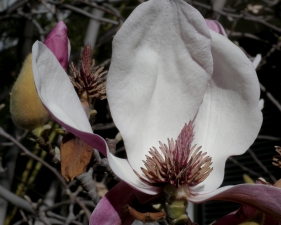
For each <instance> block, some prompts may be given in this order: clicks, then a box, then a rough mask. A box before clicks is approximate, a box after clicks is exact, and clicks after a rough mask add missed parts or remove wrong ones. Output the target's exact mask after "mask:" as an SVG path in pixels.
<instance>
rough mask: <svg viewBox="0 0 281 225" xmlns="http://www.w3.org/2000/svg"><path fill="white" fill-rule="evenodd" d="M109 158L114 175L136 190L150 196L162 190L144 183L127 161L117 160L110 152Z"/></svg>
mask: <svg viewBox="0 0 281 225" xmlns="http://www.w3.org/2000/svg"><path fill="white" fill-rule="evenodd" d="M107 158H108V162H109V165H110V167H111V169H112V170H113V171H114V173H115V174H116V175H117V176H118V177H119V178H120V179H121V180H123V181H125V182H126V183H127V184H129V185H130V186H131V187H133V188H134V189H136V190H138V191H141V192H143V193H146V194H149V195H155V194H158V193H159V191H160V190H161V189H160V188H158V187H153V186H149V185H147V184H145V183H143V182H142V181H141V180H140V179H139V178H138V176H137V175H136V174H135V173H134V171H133V169H132V167H131V165H130V164H129V162H128V160H127V159H120V158H117V157H115V156H114V155H112V154H111V153H109V152H108V153H107Z"/></svg>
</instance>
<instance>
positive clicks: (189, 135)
mask: <svg viewBox="0 0 281 225" xmlns="http://www.w3.org/2000/svg"><path fill="white" fill-rule="evenodd" d="M193 128H194V126H193V124H192V122H189V124H185V126H184V128H183V129H182V131H181V133H180V135H179V136H178V138H177V140H176V141H174V140H173V139H171V140H170V139H168V146H167V145H165V144H162V143H161V142H159V143H160V147H159V149H160V152H159V150H157V149H156V148H155V147H153V148H151V149H150V151H149V154H150V155H146V160H145V161H143V162H144V166H145V168H141V170H142V172H143V173H144V175H145V177H146V178H144V177H143V176H141V175H139V174H138V173H137V172H136V171H134V172H135V173H136V174H137V176H138V177H139V178H140V179H141V180H142V181H143V182H145V183H146V184H148V185H152V186H165V185H166V184H167V183H170V184H172V185H174V186H175V187H180V186H181V185H185V184H187V185H188V186H189V187H192V186H195V185H197V184H199V183H201V182H203V181H204V180H205V179H206V178H207V177H208V175H209V174H210V173H211V172H212V170H213V168H211V167H210V166H211V164H212V162H211V160H212V159H211V157H209V156H206V154H207V153H206V152H205V153H202V151H200V149H201V147H196V145H193V146H192V147H191V144H192V141H193V139H194V132H193ZM161 153H162V154H161Z"/></svg>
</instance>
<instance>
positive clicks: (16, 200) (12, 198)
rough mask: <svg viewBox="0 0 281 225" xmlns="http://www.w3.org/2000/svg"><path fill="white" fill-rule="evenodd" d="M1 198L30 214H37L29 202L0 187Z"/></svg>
mask: <svg viewBox="0 0 281 225" xmlns="http://www.w3.org/2000/svg"><path fill="white" fill-rule="evenodd" d="M0 197H1V198H3V199H5V200H7V201H8V202H10V203H11V204H13V205H15V206H17V207H19V208H21V209H23V210H25V211H27V212H29V213H32V214H36V212H35V210H34V209H33V208H32V206H31V205H30V204H29V202H27V201H26V200H24V199H22V198H20V197H19V196H17V195H15V194H14V193H12V192H10V191H8V190H7V189H5V188H4V187H2V186H0Z"/></svg>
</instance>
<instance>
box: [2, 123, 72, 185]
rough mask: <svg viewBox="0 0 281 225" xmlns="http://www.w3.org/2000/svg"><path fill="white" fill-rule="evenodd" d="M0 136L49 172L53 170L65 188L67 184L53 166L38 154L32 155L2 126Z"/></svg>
mask: <svg viewBox="0 0 281 225" xmlns="http://www.w3.org/2000/svg"><path fill="white" fill-rule="evenodd" d="M0 136H3V137H5V138H7V139H9V140H10V141H12V142H13V143H14V144H15V145H16V146H18V147H19V148H20V149H21V150H22V151H23V152H24V153H25V155H27V156H29V157H30V158H33V159H35V160H37V161H38V162H40V163H41V164H42V165H44V166H45V167H47V168H48V169H49V170H50V171H51V172H53V173H54V174H55V176H56V177H57V178H58V180H59V181H60V182H61V184H62V185H63V186H64V187H65V188H66V189H67V184H66V183H65V180H64V179H63V177H62V176H61V175H60V173H59V172H58V171H57V170H56V169H55V168H53V167H52V166H51V165H49V164H48V163H47V162H45V161H44V160H42V159H41V158H39V157H38V156H36V155H34V154H33V153H31V152H30V151H29V150H27V148H25V147H24V146H23V145H22V144H21V143H19V142H18V141H17V140H16V139H15V138H13V137H12V136H11V135H9V134H8V133H7V132H5V131H4V130H3V128H2V127H0Z"/></svg>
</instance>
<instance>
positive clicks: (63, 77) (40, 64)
mask: <svg viewBox="0 0 281 225" xmlns="http://www.w3.org/2000/svg"><path fill="white" fill-rule="evenodd" d="M32 69H33V75H34V81H35V85H36V89H37V92H38V95H39V97H40V99H41V101H42V103H43V104H44V105H45V107H46V108H47V110H48V111H49V112H50V114H51V115H52V116H53V117H54V119H56V121H57V122H58V123H60V124H61V125H62V126H63V127H65V129H66V130H68V131H69V132H71V133H73V134H74V135H76V136H77V137H79V138H81V139H83V140H84V141H85V142H87V143H88V144H90V145H91V146H93V147H94V148H97V149H98V150H99V151H100V152H101V153H103V154H104V155H106V144H105V142H104V140H103V138H101V137H100V136H99V135H96V134H93V131H92V128H91V126H90V123H89V121H88V118H87V116H86V113H85V111H84V109H83V107H82V105H81V102H80V100H79V98H78V96H77V94H76V92H75V90H74V88H73V85H72V84H71V82H70V79H69V78H68V75H67V74H66V73H65V71H64V69H63V68H62V66H61V65H60V63H59V62H58V60H57V59H56V57H55V56H54V54H53V53H52V52H51V51H50V50H49V48H47V47H46V46H45V45H44V44H43V43H41V42H39V41H37V42H35V43H34V45H33V47H32Z"/></svg>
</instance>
